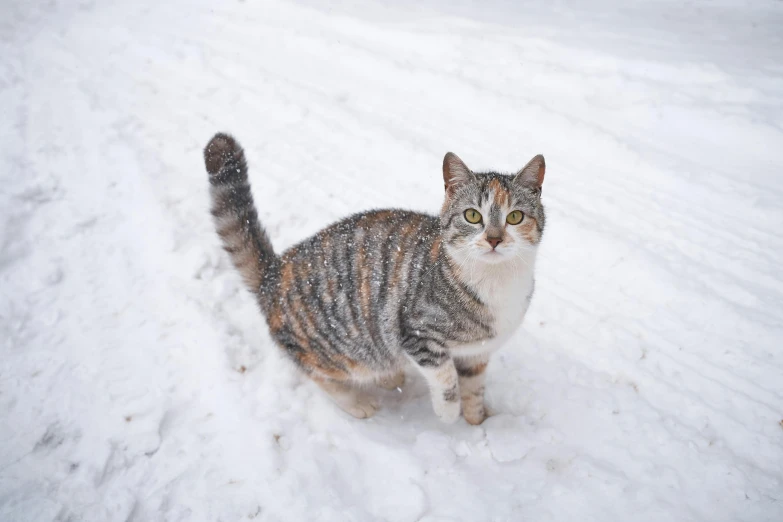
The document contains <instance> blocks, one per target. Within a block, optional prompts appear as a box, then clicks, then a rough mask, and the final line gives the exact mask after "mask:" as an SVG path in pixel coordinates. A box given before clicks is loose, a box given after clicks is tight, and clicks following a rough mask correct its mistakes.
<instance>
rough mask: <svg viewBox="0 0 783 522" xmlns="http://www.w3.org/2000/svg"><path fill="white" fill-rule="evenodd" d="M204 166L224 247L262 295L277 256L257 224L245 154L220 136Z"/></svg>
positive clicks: (247, 281) (213, 141)
mask: <svg viewBox="0 0 783 522" xmlns="http://www.w3.org/2000/svg"><path fill="white" fill-rule="evenodd" d="M204 163H205V164H206V167H207V172H208V173H209V185H210V190H209V192H210V196H211V200H212V216H213V218H214V221H215V228H216V230H217V233H218V236H220V239H221V240H222V242H223V248H224V249H225V250H226V252H228V253H229V255H230V256H231V261H232V262H233V263H234V266H235V267H236V269H237V270H238V271H239V273H240V274H241V275H242V279H244V281H245V284H246V285H247V286H248V288H249V289H250V290H251V291H252V292H253V293H254V294H256V295H257V296H260V289H261V285H262V283H263V281H264V275H265V274H266V273H267V272H268V271H269V270H270V268H271V267H272V266H273V264H274V263H275V262H276V261H277V256H276V255H275V251H274V249H273V248H272V243H271V242H270V241H269V236H267V234H266V231H265V230H264V227H262V226H261V223H259V221H258V212H257V211H256V207H255V205H254V204H253V195H252V194H251V192H250V182H249V181H248V178H247V162H246V161H245V152H244V151H243V150H242V147H240V146H239V143H237V141H236V140H235V139H234V138H233V136H230V135H228V134H224V133H218V134H215V136H214V137H213V138H212V139H211V140H209V143H208V144H207V146H206V147H205V148H204Z"/></svg>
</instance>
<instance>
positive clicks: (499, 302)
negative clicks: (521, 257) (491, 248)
mask: <svg viewBox="0 0 783 522" xmlns="http://www.w3.org/2000/svg"><path fill="white" fill-rule="evenodd" d="M503 275H505V274H498V277H488V278H485V279H483V280H482V281H480V283H479V284H477V285H476V286H475V287H474V289H475V291H476V293H477V294H478V296H479V298H480V299H481V300H482V301H483V302H484V303H485V304H486V305H487V307H488V308H489V311H490V313H491V315H492V317H493V319H494V321H493V326H494V330H495V336H494V337H493V338H492V339H487V340H485V341H479V342H476V343H469V344H463V345H457V346H454V347H452V352H453V354H454V355H455V356H457V357H476V356H480V355H484V354H489V353H492V352H494V351H496V350H498V349H499V348H500V347H502V346H503V345H504V344H505V342H506V341H507V340H508V338H509V337H511V335H512V334H513V333H514V332H515V331H516V330H517V328H519V326H520V325H521V324H522V321H523V320H524V318H525V313H526V312H527V309H528V306H530V298H531V297H532V293H533V286H534V280H533V271H532V270H531V271H530V272H525V273H523V274H518V273H517V274H514V276H513V277H502V276H503Z"/></svg>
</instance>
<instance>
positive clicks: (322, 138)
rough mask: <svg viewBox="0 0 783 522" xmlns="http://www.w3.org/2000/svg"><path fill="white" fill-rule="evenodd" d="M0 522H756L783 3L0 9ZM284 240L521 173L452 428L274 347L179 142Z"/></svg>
mask: <svg viewBox="0 0 783 522" xmlns="http://www.w3.org/2000/svg"><path fill="white" fill-rule="evenodd" d="M1 11H2V16H0V46H2V47H1V48H0V56H2V59H1V60H0V113H2V115H3V119H2V123H1V124H0V176H2V179H1V180H0V209H2V211H1V212H2V214H1V215H2V220H1V223H2V225H1V226H2V228H0V248H1V249H2V250H1V251H0V285H1V286H0V289H1V290H2V300H1V301H0V347H1V348H0V350H2V351H1V352H0V415H1V417H0V418H1V419H2V422H1V423H0V441H2V444H0V520H2V521H4V522H5V521H9V522H11V521H49V520H57V521H62V522H64V521H74V522H76V521H79V522H83V521H85V522H86V521H90V522H91V521H101V522H106V521H137V522H138V521H158V520H160V521H201V520H204V521H218V520H220V521H237V520H251V519H255V520H262V521H276V520H319V521H331V520H334V521H345V520H354V521H365V520H388V521H414V520H418V521H423V522H424V521H426V522H435V521H447V520H465V521H484V520H486V521H518V520H536V521H548V520H554V521H571V520H579V521H614V520H617V521H624V520H636V521H669V520H671V521H730V520H731V521H734V520H742V521H753V522H761V521H780V520H783V498H781V497H782V496H783V425H782V424H781V419H783V350H781V347H782V346H783V306H781V305H782V304H783V272H781V268H780V267H781V263H782V262H783V233H781V225H783V206H781V201H782V199H781V198H783V178H782V177H781V170H782V169H781V167H783V152H781V151H783V147H782V146H783V125H782V123H783V66H782V65H781V64H783V32H781V31H780V27H781V26H783V4H782V3H780V2H776V1H764V0H759V1H754V2H749V1H743V0H720V1H716V2H695V1H694V2H674V1H668V0H656V1H650V2H640V1H631V2H617V3H612V2H610V1H609V0H599V1H596V2H591V3H586V2H577V1H576V0H564V1H560V2H552V3H550V2H534V1H532V0H525V1H519V2H508V1H503V0H492V1H490V2H489V3H478V2H476V3H473V2H469V1H462V2H457V3H455V4H453V5H449V4H446V3H445V2H440V1H436V0H430V1H427V2H424V3H420V2H412V1H410V0H406V1H404V2H399V3H395V4H379V3H373V2H362V3H359V2H353V3H350V2H332V3H326V4H325V3H319V2H314V1H313V2H299V3H291V2H280V1H269V2H251V1H235V2H214V1H204V0H192V1H185V0H171V1H169V2H153V1H150V0H143V1H138V2H120V1H107V2H89V1H83V2H64V1H59V2H58V1H48V0H47V1H43V0H30V1H24V2H23V1H21V0H17V1H16V2H5V3H4V4H3V6H2V9H1ZM219 130H224V131H229V132H232V133H234V134H235V135H236V136H237V138H238V139H239V140H240V142H241V143H242V144H243V145H244V146H245V148H246V152H247V156H248V158H249V161H250V165H251V179H252V181H253V187H254V193H255V197H256V203H257V205H258V207H259V213H260V217H261V219H262V221H263V222H264V223H265V224H266V225H267V227H268V229H269V232H270V235H271V237H272V240H273V242H274V244H275V247H276V248H277V249H278V250H282V249H283V248H285V247H287V246H290V245H292V244H294V243H295V242H297V241H299V240H301V239H303V238H305V237H307V236H309V235H310V234H312V233H314V232H316V231H317V230H318V229H320V228H322V227H323V226H325V225H326V224H328V223H330V222H332V221H334V220H337V219H339V218H340V217H343V216H346V215H348V214H350V213H353V212H356V211H359V210H364V209H369V208H373V207H407V208H412V209H416V210H424V211H429V212H437V210H438V208H439V206H440V202H441V199H442V181H441V178H440V163H441V161H442V158H443V154H444V153H445V152H446V151H449V150H453V151H454V152H456V153H457V154H459V155H460V156H461V157H462V158H463V159H464V160H465V161H466V162H467V164H468V165H470V166H472V167H474V168H496V169H504V170H506V171H516V170H517V169H519V168H520V167H521V166H522V165H524V164H525V162H526V161H527V160H528V159H529V158H530V157H532V156H533V155H534V154H537V153H543V154H544V155H545V156H546V160H547V166H548V169H547V177H546V182H545V187H544V200H545V202H546V204H547V209H548V221H547V230H546V232H545V235H544V240H543V244H542V247H541V250H540V254H539V259H538V262H537V285H536V286H537V288H536V295H535V297H534V299H533V303H532V306H531V309H530V311H529V313H528V317H527V319H526V321H525V324H524V327H523V329H522V330H521V331H520V332H519V333H518V334H516V335H515V336H514V337H513V338H512V339H511V340H510V341H509V342H508V343H507V346H506V347H505V348H503V349H502V350H501V351H500V352H499V353H498V354H496V355H495V357H494V358H493V360H492V362H491V364H490V366H489V369H488V386H487V400H488V404H489V406H490V407H491V409H492V410H493V411H494V412H495V415H494V416H493V417H491V418H489V419H488V420H487V421H486V422H485V423H484V424H483V425H481V426H478V427H473V426H469V425H468V424H466V423H465V422H464V421H459V422H457V423H456V424H454V425H451V426H449V425H444V424H441V423H439V422H438V420H437V419H436V418H435V416H434V414H433V412H432V410H431V406H430V401H429V398H428V395H427V390H426V386H425V385H424V383H423V382H422V380H421V378H419V377H418V376H416V375H415V374H414V373H413V372H409V374H408V383H407V384H406V385H405V386H404V387H403V388H402V390H401V391H379V392H378V393H379V394H380V395H381V397H382V410H381V411H380V412H379V413H378V414H377V415H376V417H374V418H372V419H369V420H367V421H358V420H355V419H353V418H350V417H348V416H347V415H345V414H344V413H342V412H340V411H339V410H338V409H337V408H335V407H334V406H333V405H332V404H331V403H330V402H329V400H328V399H327V398H326V397H324V396H323V395H322V394H321V393H320V392H319V391H318V390H317V389H316V387H315V386H314V385H312V384H311V383H309V382H307V381H306V380H305V379H303V378H301V377H300V376H298V375H297V374H296V372H295V371H294V370H293V368H292V367H291V366H290V365H289V364H288V363H287V362H285V361H284V360H283V359H282V357H281V356H280V354H279V353H278V352H277V350H276V349H275V347H274V346H273V345H272V343H271V341H270V338H269V335H268V334H267V332H266V330H265V326H264V323H263V321H262V319H261V317H260V316H259V314H258V312H257V310H256V308H255V305H254V303H253V300H252V298H251V296H250V295H249V293H248V292H246V291H245V290H244V289H243V287H242V283H241V281H240V278H239V276H238V274H237V273H236V272H235V271H234V270H233V268H232V267H231V266H230V263H229V261H228V259H227V257H226V255H225V254H224V253H223V252H222V251H221V249H220V247H219V244H218V240H217V238H216V235H215V233H214V230H213V227H212V223H211V221H210V216H209V212H208V200H207V177H206V173H205V172H204V166H203V163H202V158H201V148H202V147H203V146H204V145H205V144H206V142H207V140H208V139H209V138H210V137H211V135H212V134H213V133H214V132H216V131H219Z"/></svg>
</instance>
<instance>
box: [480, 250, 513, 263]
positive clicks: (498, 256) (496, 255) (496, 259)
mask: <svg viewBox="0 0 783 522" xmlns="http://www.w3.org/2000/svg"><path fill="white" fill-rule="evenodd" d="M478 258H479V260H481V261H482V262H484V263H486V264H488V265H499V264H501V263H506V262H508V261H510V260H511V259H513V256H511V255H508V254H504V253H503V252H498V251H497V250H489V251H487V252H484V253H483V254H481V255H479V257H478Z"/></svg>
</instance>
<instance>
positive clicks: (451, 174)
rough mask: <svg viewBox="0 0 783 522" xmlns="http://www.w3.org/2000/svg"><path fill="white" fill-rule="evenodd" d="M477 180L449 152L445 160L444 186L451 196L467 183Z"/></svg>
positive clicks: (454, 155) (462, 163) (457, 157)
mask: <svg viewBox="0 0 783 522" xmlns="http://www.w3.org/2000/svg"><path fill="white" fill-rule="evenodd" d="M474 179H475V178H474V177H473V173H472V172H471V171H470V169H469V168H468V166H467V165H465V163H464V162H463V161H462V160H461V159H459V156H457V155H456V154H454V153H453V152H447V153H446V156H444V158H443V185H444V186H445V187H446V194H448V195H449V196H450V195H452V194H454V191H455V190H457V189H458V188H459V187H461V186H462V185H464V184H466V183H470V182H471V181H473V180H474Z"/></svg>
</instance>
